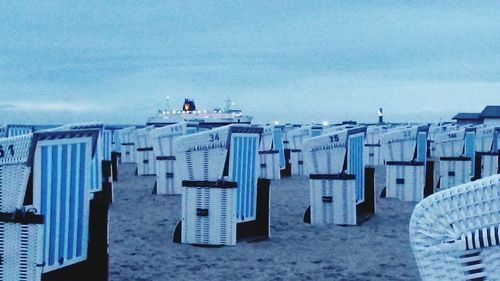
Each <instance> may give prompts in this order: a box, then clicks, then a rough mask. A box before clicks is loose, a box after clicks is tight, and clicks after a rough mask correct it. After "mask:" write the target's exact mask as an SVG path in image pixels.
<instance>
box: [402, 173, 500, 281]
mask: <svg viewBox="0 0 500 281" xmlns="http://www.w3.org/2000/svg"><path fill="white" fill-rule="evenodd" d="M410 241H411V246H412V249H413V253H414V255H415V258H416V261H417V265H418V268H419V271H420V276H421V277H422V280H443V281H446V280H450V281H452V280H453V281H454V280H500V175H494V176H490V177H487V178H484V179H480V180H477V181H474V182H469V183H466V184H462V185H458V186H456V187H453V188H450V189H447V190H444V191H441V192H438V193H436V194H433V195H431V196H429V197H427V198H425V199H424V200H422V201H421V202H420V203H419V204H418V205H417V206H416V207H415V210H414V211H413V214H412V216H411V220H410Z"/></svg>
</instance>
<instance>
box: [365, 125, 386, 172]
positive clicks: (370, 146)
mask: <svg viewBox="0 0 500 281" xmlns="http://www.w3.org/2000/svg"><path fill="white" fill-rule="evenodd" d="M386 131H387V128H386V126H369V127H367V128H366V137H365V147H364V150H363V153H364V159H365V163H366V165H370V166H377V165H383V164H384V158H383V156H382V150H381V149H380V135H381V134H383V133H385V132H386Z"/></svg>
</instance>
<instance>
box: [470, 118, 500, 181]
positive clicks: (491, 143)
mask: <svg viewBox="0 0 500 281" xmlns="http://www.w3.org/2000/svg"><path fill="white" fill-rule="evenodd" d="M499 142H500V127H492V126H480V127H478V128H477V129H476V138H475V147H476V159H475V161H476V162H475V169H474V170H475V179H480V178H485V177H488V176H491V175H496V174H498V173H500V171H499V164H498V162H499V157H498V154H499Z"/></svg>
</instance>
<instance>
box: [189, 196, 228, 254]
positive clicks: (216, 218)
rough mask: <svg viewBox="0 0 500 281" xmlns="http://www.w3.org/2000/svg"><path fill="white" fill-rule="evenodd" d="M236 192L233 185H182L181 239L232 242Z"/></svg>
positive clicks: (204, 242)
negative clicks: (184, 186) (191, 186)
mask: <svg viewBox="0 0 500 281" xmlns="http://www.w3.org/2000/svg"><path fill="white" fill-rule="evenodd" d="M236 196H237V194H236V188H209V187H193V188H184V192H183V196H182V215H183V223H182V243H188V244H208V245H226V246H234V245H236V215H235V214H236ZM200 211H205V212H206V214H205V215H200Z"/></svg>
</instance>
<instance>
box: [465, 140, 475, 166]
mask: <svg viewBox="0 0 500 281" xmlns="http://www.w3.org/2000/svg"><path fill="white" fill-rule="evenodd" d="M475 139H476V133H475V132H466V133H465V151H464V154H465V157H470V158H471V167H470V168H471V171H474V165H475V163H476V157H475V156H476V142H475Z"/></svg>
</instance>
